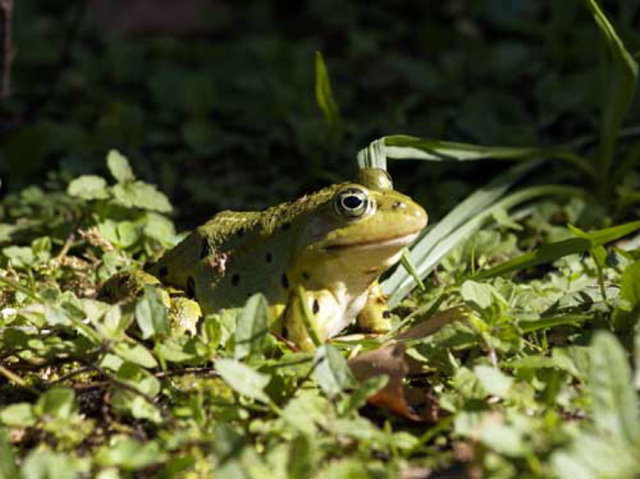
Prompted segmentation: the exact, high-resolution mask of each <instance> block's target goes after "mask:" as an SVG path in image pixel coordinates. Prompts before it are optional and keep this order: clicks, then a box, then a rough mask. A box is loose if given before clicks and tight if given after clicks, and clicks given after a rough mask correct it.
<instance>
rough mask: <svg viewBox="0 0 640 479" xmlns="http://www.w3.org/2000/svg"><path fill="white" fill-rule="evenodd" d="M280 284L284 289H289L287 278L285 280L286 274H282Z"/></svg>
mask: <svg viewBox="0 0 640 479" xmlns="http://www.w3.org/2000/svg"><path fill="white" fill-rule="evenodd" d="M280 284H281V285H282V287H283V288H284V289H289V278H287V273H282V276H281V277H280Z"/></svg>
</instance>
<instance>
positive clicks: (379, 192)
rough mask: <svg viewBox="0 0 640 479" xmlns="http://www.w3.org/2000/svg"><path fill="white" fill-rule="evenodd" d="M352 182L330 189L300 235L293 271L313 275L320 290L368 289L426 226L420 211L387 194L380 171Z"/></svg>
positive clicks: (398, 195) (387, 186)
mask: <svg viewBox="0 0 640 479" xmlns="http://www.w3.org/2000/svg"><path fill="white" fill-rule="evenodd" d="M383 173H384V175H383ZM358 180H359V182H358V183H346V184H342V185H337V186H335V187H333V188H332V194H331V195H329V197H328V199H327V200H326V201H325V202H324V203H323V204H322V205H320V206H319V208H318V209H317V210H316V211H314V212H313V213H312V214H311V215H310V216H309V217H308V218H307V221H305V224H304V226H303V227H302V228H301V230H300V237H299V238H298V254H297V255H296V258H295V263H296V265H295V269H297V270H298V271H299V272H301V274H302V273H303V272H306V273H307V274H311V273H313V276H314V279H315V280H316V282H320V283H321V284H326V283H329V282H333V281H334V280H335V281H343V282H348V281H349V280H356V281H359V280H362V283H363V284H364V283H370V282H371V281H373V280H374V279H375V278H377V277H378V276H379V275H380V273H382V272H383V271H384V270H385V269H386V268H388V267H389V266H391V265H392V264H393V263H395V262H396V261H397V260H398V259H399V256H400V254H401V251H402V248H404V247H405V246H407V245H408V244H410V243H411V242H412V241H413V240H414V239H415V238H416V236H417V235H418V234H419V232H420V231H421V230H422V229H423V228H424V227H425V226H426V224H427V214H426V212H425V210H424V209H423V208H422V207H421V206H420V205H418V204H417V203H415V202H414V201H413V200H412V199H411V198H409V197H408V196H405V195H403V194H401V193H398V192H397V191H395V190H393V189H391V182H390V180H389V178H388V175H386V173H385V172H382V170H378V171H368V172H367V174H365V175H363V174H361V175H359V177H358ZM362 183H366V185H365V184H362ZM303 276H304V275H303Z"/></svg>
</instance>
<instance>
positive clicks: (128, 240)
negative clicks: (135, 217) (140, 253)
mask: <svg viewBox="0 0 640 479" xmlns="http://www.w3.org/2000/svg"><path fill="white" fill-rule="evenodd" d="M116 231H117V233H118V245H119V246H121V247H122V248H128V247H129V246H132V245H133V244H135V243H136V241H138V239H140V233H139V232H138V229H137V228H136V225H134V224H133V223H132V222H131V221H120V222H119V223H118V225H117V227H116Z"/></svg>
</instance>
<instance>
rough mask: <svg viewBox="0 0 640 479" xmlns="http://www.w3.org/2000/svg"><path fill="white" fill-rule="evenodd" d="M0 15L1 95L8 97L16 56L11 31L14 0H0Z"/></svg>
mask: <svg viewBox="0 0 640 479" xmlns="http://www.w3.org/2000/svg"><path fill="white" fill-rule="evenodd" d="M0 16H1V18H2V42H1V45H0V49H1V56H2V80H1V83H0V97H2V98H8V97H9V95H10V94H11V63H13V58H14V51H13V43H12V31H11V22H12V21H13V0H0Z"/></svg>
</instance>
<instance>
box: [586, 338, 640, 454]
mask: <svg viewBox="0 0 640 479" xmlns="http://www.w3.org/2000/svg"><path fill="white" fill-rule="evenodd" d="M591 351H592V353H591V367H590V371H589V391H590V393H591V398H592V407H593V420H594V422H595V423H596V426H597V427H598V428H599V429H600V430H602V431H604V432H606V433H607V434H610V435H611V436H612V437H613V438H615V439H617V440H619V441H620V442H626V443H628V444H630V445H634V446H635V447H636V448H640V413H639V409H638V397H637V395H636V392H635V390H634V389H633V386H632V384H633V383H632V378H631V371H630V368H629V363H628V362H627V356H626V353H625V351H624V349H623V348H622V346H621V345H620V343H619V342H618V340H617V339H616V338H615V336H613V335H612V334H611V333H608V332H605V331H599V332H597V333H596V335H595V337H594V339H593V342H592V344H591Z"/></svg>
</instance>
